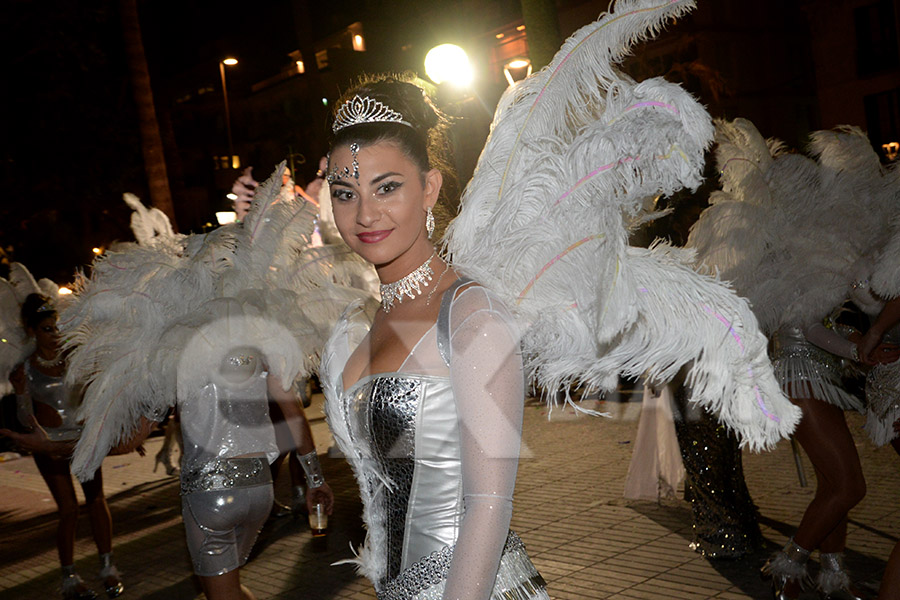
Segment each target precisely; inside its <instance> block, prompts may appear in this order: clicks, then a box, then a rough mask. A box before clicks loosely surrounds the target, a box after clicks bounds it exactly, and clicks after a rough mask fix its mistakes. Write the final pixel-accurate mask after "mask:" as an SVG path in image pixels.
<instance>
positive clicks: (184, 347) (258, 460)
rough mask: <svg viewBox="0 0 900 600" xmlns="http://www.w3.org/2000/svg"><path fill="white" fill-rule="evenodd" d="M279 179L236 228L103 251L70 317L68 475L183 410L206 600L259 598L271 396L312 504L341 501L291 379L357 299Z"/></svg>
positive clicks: (196, 553) (194, 545) (272, 450)
mask: <svg viewBox="0 0 900 600" xmlns="http://www.w3.org/2000/svg"><path fill="white" fill-rule="evenodd" d="M281 180H282V175H281V170H280V169H279V170H278V171H276V173H275V174H273V176H272V177H271V178H270V179H269V180H268V181H267V182H266V183H264V184H263V185H261V186H260V188H259V190H258V192H257V194H256V197H255V198H254V201H253V205H252V208H251V210H250V212H249V213H248V214H247V215H246V216H245V218H244V219H243V220H242V222H241V223H235V224H231V225H226V226H223V227H221V228H219V229H216V230H214V231H213V232H211V233H209V234H206V235H189V236H164V237H163V238H162V239H159V240H156V241H154V242H153V243H150V244H138V245H128V246H123V247H121V248H120V249H118V250H117V251H115V252H110V253H108V254H107V255H106V256H105V257H104V258H102V259H99V260H98V261H96V262H95V264H94V265H93V269H92V274H91V278H90V279H89V280H83V281H80V282H79V284H78V286H77V292H76V294H75V298H74V300H73V301H72V302H71V303H70V305H69V307H68V309H67V311H65V312H64V313H63V315H62V323H63V325H64V331H65V332H66V334H67V340H68V343H69V344H70V345H71V347H72V351H71V355H70V365H71V366H70V372H69V376H70V377H71V378H72V379H73V380H75V381H85V382H88V383H87V386H86V389H85V395H84V397H85V400H84V406H83V409H82V414H83V415H84V418H85V427H84V432H83V434H82V436H81V438H80V441H79V444H78V446H77V447H76V449H75V453H74V456H73V472H75V473H76V475H78V476H79V477H82V478H89V477H90V476H91V474H92V473H93V472H94V470H95V469H96V467H97V465H99V463H100V462H102V460H103V458H104V457H105V456H106V455H107V453H109V452H110V451H114V452H120V451H126V450H128V449H129V448H130V447H133V446H134V445H135V444H136V443H138V442H139V441H140V440H141V439H142V438H143V437H145V436H146V435H147V434H148V433H149V431H150V429H151V427H152V424H153V423H154V422H157V421H159V420H160V419H161V418H162V415H165V414H166V413H167V412H168V411H169V410H170V409H171V408H172V406H173V405H174V406H175V407H177V410H178V412H179V415H180V419H181V428H182V435H183V438H184V452H183V455H182V462H181V493H182V514H183V517H184V525H185V531H186V535H187V545H188V549H189V551H190V555H191V559H192V561H193V566H194V572H195V573H196V574H197V575H198V576H199V578H200V581H201V583H202V586H203V589H204V592H205V594H206V596H207V598H210V600H220V599H232V598H243V599H245V600H246V599H250V598H253V595H252V594H251V592H250V591H249V590H248V589H247V588H246V587H244V586H243V585H241V582H240V567H241V566H243V565H244V564H245V562H246V561H247V558H248V554H249V553H250V550H251V549H252V547H253V544H254V541H255V540H256V537H257V534H258V532H259V530H260V528H261V527H262V524H263V523H264V521H265V519H266V518H267V516H268V515H269V512H270V510H271V507H272V501H273V491H272V477H271V471H270V467H269V464H270V463H271V461H272V460H274V458H275V457H276V456H278V448H277V445H276V442H275V430H274V428H273V424H272V422H271V419H270V418H269V401H270V400H271V401H274V402H275V403H277V404H278V406H279V407H280V409H281V412H282V413H283V414H284V416H285V422H286V424H287V425H288V428H289V430H290V435H291V438H292V439H291V442H292V446H294V447H296V448H298V455H299V456H298V457H297V458H293V459H292V460H295V461H299V463H300V466H301V467H302V469H303V471H305V475H306V480H307V484H308V486H309V492H308V494H307V497H306V504H307V507H308V508H309V507H313V506H315V505H316V504H322V505H324V510H325V511H326V512H329V513H330V512H331V508H332V507H331V505H332V500H333V496H332V493H331V490H330V489H329V487H328V485H327V484H326V483H325V480H324V478H323V476H322V471H321V469H320V467H319V465H318V459H317V455H316V449H315V446H314V444H313V440H312V435H311V433H310V430H309V425H308V423H307V422H306V419H305V417H304V414H303V408H302V404H301V403H300V402H299V399H298V398H297V396H296V394H295V393H294V388H293V386H292V385H291V383H292V382H294V381H295V380H296V379H297V378H305V377H306V376H308V375H309V373H310V372H311V370H312V368H313V366H314V365H315V364H317V363H318V360H317V356H318V355H319V354H320V353H321V347H322V345H324V341H325V337H326V334H325V332H326V331H330V329H331V327H332V326H333V324H334V322H335V321H336V320H337V317H338V315H339V314H340V310H341V309H340V308H336V305H340V306H341V308H342V307H343V306H344V305H345V304H346V302H349V301H350V300H352V299H356V298H359V297H360V296H362V294H361V293H358V292H355V291H352V290H347V289H344V288H340V286H336V285H334V284H333V276H332V263H331V262H330V261H327V260H315V261H314V260H313V258H315V259H319V258H321V257H319V256H318V255H316V256H315V257H310V256H309V255H308V249H309V242H310V236H311V234H312V232H313V228H314V221H313V212H312V211H311V210H310V209H309V207H307V206H306V205H305V204H306V203H299V202H297V201H296V200H295V199H294V198H293V197H288V198H279V190H280V189H281ZM139 208H140V207H137V208H136V210H138V211H139ZM139 212H140V211H139ZM308 267H309V268H308ZM123 390H127V393H123Z"/></svg>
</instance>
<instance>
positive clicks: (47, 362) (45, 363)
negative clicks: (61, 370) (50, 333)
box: [34, 352, 64, 369]
mask: <svg viewBox="0 0 900 600" xmlns="http://www.w3.org/2000/svg"><path fill="white" fill-rule="evenodd" d="M63 358H64V357H63V354H62V352H57V353H56V356H54V357H53V358H44V357H43V356H41V355H40V354H38V353H37V352H35V353H34V360H35V361H36V362H37V364H39V365H40V366H42V367H44V368H45V369H49V368H51V367H55V366H57V365H61V364H62V362H63Z"/></svg>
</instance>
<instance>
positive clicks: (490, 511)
mask: <svg viewBox="0 0 900 600" xmlns="http://www.w3.org/2000/svg"><path fill="white" fill-rule="evenodd" d="M692 5H693V3H692V2H690V1H689V0H684V1H682V0H675V1H674V2H669V3H666V4H659V3H654V2H653V1H652V0H623V1H620V2H617V3H616V4H615V11H614V12H611V13H605V14H604V15H601V18H600V19H599V20H598V21H597V22H595V23H592V24H591V25H588V26H586V27H584V28H582V29H581V30H579V31H578V32H576V33H575V34H573V36H572V37H571V38H570V39H569V40H568V41H567V42H566V43H565V44H564V45H563V47H562V49H561V50H560V52H559V53H558V54H557V55H556V57H554V59H553V61H552V62H551V64H550V65H549V66H548V67H547V68H546V69H543V70H542V71H540V72H539V73H537V74H535V75H533V76H532V77H530V78H528V79H526V80H524V81H522V82H520V83H519V84H517V85H516V86H515V87H512V88H510V89H509V90H508V91H507V92H506V94H505V95H504V96H503V98H501V101H500V105H499V107H498V109H497V113H496V115H495V120H494V123H493V125H492V132H491V136H490V138H489V139H488V142H487V144H486V146H485V149H484V151H483V153H482V155H481V158H480V159H479V165H478V168H477V169H476V171H475V175H474V176H473V179H472V181H471V182H470V183H469V185H468V187H467V188H466V191H465V193H464V194H463V197H462V200H461V203H460V205H461V210H460V214H459V215H458V216H457V217H456V219H454V221H453V223H452V224H451V225H450V229H449V230H448V232H449V233H448V237H447V238H446V239H445V247H446V249H447V250H448V256H450V257H452V260H453V264H452V265H450V264H448V262H447V260H445V259H444V258H443V257H442V256H440V255H439V254H438V253H437V251H436V250H435V247H434V245H433V243H432V241H431V239H432V236H433V235H434V232H435V228H436V226H435V220H436V219H435V216H436V213H437V212H438V210H437V209H438V207H439V204H438V198H439V196H440V194H441V190H442V183H443V182H444V178H445V177H446V173H447V171H446V170H444V169H442V162H443V161H441V158H440V157H441V154H440V152H439V149H440V148H442V146H443V145H444V144H445V142H444V141H443V137H442V136H441V130H442V125H443V123H442V118H441V116H440V114H439V113H438V112H437V111H436V110H435V109H434V108H433V107H432V105H431V104H430V102H429V101H428V100H427V99H426V97H425V96H424V92H423V90H422V89H421V88H420V87H418V86H416V85H413V84H412V83H411V82H410V80H408V79H407V80H404V79H403V78H399V77H396V76H382V77H376V78H372V79H369V80H366V81H363V82H362V83H361V84H359V85H357V86H356V87H354V88H353V89H352V90H350V91H348V92H347V93H346V94H345V96H344V98H343V99H342V101H341V102H339V103H338V104H336V107H337V111H336V113H335V120H334V125H333V131H334V133H335V136H334V140H333V143H332V149H331V153H330V157H329V164H328V168H327V171H326V178H327V180H328V183H329V184H330V188H331V197H332V204H333V213H334V220H335V224H336V225H337V228H338V230H339V231H340V233H341V236H342V237H343V239H344V241H345V242H346V243H347V245H348V246H350V248H351V249H352V250H354V251H355V252H356V253H357V254H358V255H360V256H362V257H363V258H365V259H366V260H367V261H369V262H371V263H372V264H373V265H374V266H375V269H376V271H377V273H378V277H379V279H380V281H381V308H380V310H379V311H378V312H377V313H376V315H375V317H374V321H373V322H372V324H371V326H369V325H368V323H367V322H366V320H365V319H363V318H362V317H361V315H360V314H359V312H360V311H358V310H357V309H355V308H351V309H349V310H348V311H347V312H346V313H345V316H344V318H343V319H342V320H341V321H340V322H339V324H338V326H337V327H336V329H335V331H334V333H333V335H332V337H331V339H330V341H329V343H328V345H327V346H326V349H325V352H324V354H323V360H322V367H321V377H322V381H323V384H324V386H325V393H326V399H327V402H326V410H327V415H328V419H329V424H330V426H331V428H332V432H333V433H334V435H335V439H336V441H337V442H338V444H339V446H340V447H341V450H342V451H343V453H344V455H345V456H347V458H348V460H349V461H350V463H351V465H352V466H353V468H354V472H355V474H356V476H357V479H358V482H359V487H360V495H361V497H362V500H363V520H364V521H365V523H366V525H367V529H368V535H367V538H366V542H365V544H364V546H363V547H362V548H361V550H360V551H359V554H358V557H357V559H356V560H355V561H353V562H356V563H357V564H358V567H359V570H360V571H361V572H362V573H363V574H364V575H365V576H366V577H368V578H369V579H370V580H371V581H372V583H373V584H374V586H375V589H376V593H377V594H378V596H379V598H391V599H426V598H427V599H437V598H443V599H447V600H450V599H457V598H465V599H467V600H477V599H481V600H486V599H488V598H497V599H499V598H512V599H516V600H519V599H525V598H547V592H546V589H545V586H544V584H543V580H542V579H541V577H540V575H539V574H538V573H537V571H536V570H535V568H534V566H533V565H532V564H531V561H530V560H529V558H528V555H527V554H526V552H525V550H524V547H523V545H522V542H521V541H520V540H519V539H518V538H517V537H516V536H515V535H514V534H512V533H511V532H510V531H509V523H510V515H511V510H512V492H513V488H514V483H515V474H516V468H517V457H518V449H519V444H520V440H519V437H520V433H521V423H522V411H523V400H524V398H523V395H524V379H525V372H526V370H527V372H528V375H529V376H531V377H534V379H535V380H537V381H538V382H539V383H540V385H541V386H542V387H545V388H546V389H549V390H556V389H561V388H565V387H568V385H569V384H575V383H577V382H583V383H585V384H587V385H593V386H596V387H602V388H604V389H610V388H613V387H614V385H615V382H617V381H618V375H619V374H620V373H622V372H624V373H628V374H630V375H637V374H641V373H645V372H647V373H649V375H650V376H651V377H653V378H654V379H655V380H658V381H666V380H668V379H671V378H672V377H673V376H674V375H675V374H676V373H677V372H678V370H679V369H680V368H681V367H682V366H683V365H685V364H687V363H691V364H692V370H691V374H690V376H689V377H690V381H691V383H692V386H691V392H692V397H691V401H692V402H696V403H698V404H700V405H702V406H703V407H705V408H707V409H709V410H713V411H715V412H717V413H718V414H719V416H720V418H721V420H722V421H723V422H725V423H726V424H728V425H729V426H731V427H733V428H734V429H735V430H736V431H738V432H739V433H740V435H741V436H742V438H743V441H744V442H745V443H747V444H749V445H750V446H751V447H753V448H764V447H766V446H768V445H770V444H772V443H774V442H775V441H777V439H778V438H779V437H781V436H783V435H785V434H786V433H788V432H790V431H791V430H792V428H793V426H794V424H795V422H796V420H797V418H798V416H799V415H798V414H799V411H798V410H797V409H795V408H794V407H791V406H790V405H789V403H788V402H787V400H786V399H785V398H784V396H783V395H782V394H781V392H780V390H778V387H777V384H776V382H775V378H774V376H773V374H772V370H771V366H770V365H769V364H768V359H767V357H766V354H765V339H764V337H763V336H762V335H761V334H760V333H759V331H758V329H757V327H756V321H755V318H754V317H753V314H752V313H751V311H750V310H749V308H748V307H747V305H746V302H745V301H742V300H740V299H738V298H737V296H735V295H734V293H733V292H731V291H730V290H728V289H727V287H726V286H724V285H723V284H722V283H721V282H718V281H715V280H714V279H712V278H706V277H702V276H700V275H698V274H697V273H695V272H694V271H693V270H692V269H691V268H690V266H689V265H690V261H689V258H688V257H687V255H682V254H678V253H677V252H676V251H674V250H672V249H671V248H669V247H667V246H664V245H662V246H656V247H654V248H652V249H649V250H641V249H635V248H629V247H628V246H627V239H626V238H627V233H626V231H627V229H628V226H629V224H630V223H633V221H634V219H635V215H636V213H637V212H639V210H640V208H639V207H640V206H641V205H642V204H643V201H644V199H646V197H647V196H653V195H655V194H658V193H670V192H671V191H673V190H675V189H680V188H681V187H684V186H696V185H697V184H698V183H699V177H698V175H699V171H700V169H699V166H700V164H701V162H702V156H703V149H704V148H705V145H706V143H707V141H708V139H709V136H711V133H712V128H711V126H710V123H709V116H708V115H707V114H706V113H705V112H704V111H703V109H702V107H700V106H699V104H697V103H696V101H695V100H693V99H692V98H690V97H689V96H688V95H687V94H686V93H684V92H683V90H680V89H678V88H677V86H672V85H670V84H667V83H665V82H662V81H661V80H655V81H647V82H642V83H636V82H634V81H632V80H631V79H630V78H628V77H627V76H625V75H623V74H622V73H620V72H618V70H617V69H615V67H614V65H613V64H612V63H614V62H617V61H618V60H620V59H621V57H622V56H624V55H625V54H626V53H627V50H628V48H629V46H630V45H631V44H633V43H634V41H635V40H637V39H640V38H641V37H642V36H649V35H651V34H652V32H654V31H658V29H659V28H660V27H661V26H662V25H663V24H664V23H665V22H666V21H667V20H669V19H671V18H673V17H677V16H679V15H681V14H684V13H685V12H686V11H687V10H689V9H690V8H691V7H692ZM434 239H436V238H434ZM466 277H471V278H472V279H467V278H466ZM473 280H474V281H473ZM526 328H527V329H526ZM663 332H665V334H664V333H663ZM520 349H521V350H520ZM520 352H521V353H520Z"/></svg>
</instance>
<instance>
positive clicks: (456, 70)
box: [425, 44, 475, 87]
mask: <svg viewBox="0 0 900 600" xmlns="http://www.w3.org/2000/svg"><path fill="white" fill-rule="evenodd" d="M425 74H426V75H428V77H429V79H431V80H432V81H433V82H435V83H436V84H438V85H440V84H442V83H445V82H446V83H450V84H452V85H454V86H456V87H466V86H468V85H470V84H471V83H472V80H473V79H474V78H475V73H474V72H473V71H472V65H471V64H470V63H469V57H468V56H467V55H466V51H465V50H463V49H462V48H460V47H459V46H457V45H455V44H441V45H440V46H435V47H434V48H432V49H431V50H429V51H428V54H426V55H425Z"/></svg>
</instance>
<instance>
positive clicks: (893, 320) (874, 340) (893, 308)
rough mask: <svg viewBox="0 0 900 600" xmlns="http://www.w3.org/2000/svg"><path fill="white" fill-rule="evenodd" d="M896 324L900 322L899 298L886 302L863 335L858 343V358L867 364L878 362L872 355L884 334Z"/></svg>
mask: <svg viewBox="0 0 900 600" xmlns="http://www.w3.org/2000/svg"><path fill="white" fill-rule="evenodd" d="M898 322H900V296H898V297H897V298H894V299H893V300H888V301H887V303H886V304H885V305H884V308H882V309H881V312H880V313H878V317H877V318H876V319H875V322H874V323H872V326H871V327H869V330H868V331H866V332H865V333H864V334H863V336H862V339H861V340H860V342H859V355H860V358H862V359H863V360H864V361H865V362H866V363H869V364H871V363H872V362H880V361H873V357H872V353H873V351H874V350H875V348H876V347H877V346H878V344H880V343H881V339H882V338H883V337H884V334H885V333H887V331H888V330H889V329H891V328H892V327H893V326H894V325H896V324H897V323H898Z"/></svg>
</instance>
